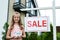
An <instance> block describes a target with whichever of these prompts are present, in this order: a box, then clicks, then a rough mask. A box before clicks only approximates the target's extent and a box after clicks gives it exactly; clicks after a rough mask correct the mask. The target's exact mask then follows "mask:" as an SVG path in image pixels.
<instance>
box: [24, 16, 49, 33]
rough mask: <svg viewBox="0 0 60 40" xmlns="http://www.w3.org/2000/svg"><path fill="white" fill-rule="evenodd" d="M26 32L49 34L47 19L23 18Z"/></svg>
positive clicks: (44, 17)
mask: <svg viewBox="0 0 60 40" xmlns="http://www.w3.org/2000/svg"><path fill="white" fill-rule="evenodd" d="M25 31H26V32H38V31H39V32H49V31H50V21H49V17H47V16H43V17H25Z"/></svg>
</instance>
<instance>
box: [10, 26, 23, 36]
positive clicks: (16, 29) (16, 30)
mask: <svg viewBox="0 0 60 40" xmlns="http://www.w3.org/2000/svg"><path fill="white" fill-rule="evenodd" d="M13 36H16V37H17V36H22V30H20V27H19V26H18V25H14V28H13V29H12V31H11V37H13Z"/></svg>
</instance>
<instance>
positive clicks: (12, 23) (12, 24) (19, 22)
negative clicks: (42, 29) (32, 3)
mask: <svg viewBox="0 0 60 40" xmlns="http://www.w3.org/2000/svg"><path fill="white" fill-rule="evenodd" d="M15 14H19V15H20V13H19V12H15ZM14 23H15V22H14V15H13V16H12V21H11V28H10V29H11V30H12V29H13V28H14ZM18 25H19V27H20V29H21V30H22V29H23V27H22V25H23V24H22V22H21V17H20V16H19V21H18Z"/></svg>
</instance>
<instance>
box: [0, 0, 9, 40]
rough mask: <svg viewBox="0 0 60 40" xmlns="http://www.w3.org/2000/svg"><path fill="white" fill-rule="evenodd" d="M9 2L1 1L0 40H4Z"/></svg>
mask: <svg viewBox="0 0 60 40" xmlns="http://www.w3.org/2000/svg"><path fill="white" fill-rule="evenodd" d="M7 12H8V0H0V40H2V38H1V37H2V31H3V26H4V24H5V22H6V21H7Z"/></svg>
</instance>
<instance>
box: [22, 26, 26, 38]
mask: <svg viewBox="0 0 60 40" xmlns="http://www.w3.org/2000/svg"><path fill="white" fill-rule="evenodd" d="M22 27H23V29H22V37H23V38H25V37H26V34H25V31H24V26H23V25H22Z"/></svg>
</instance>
